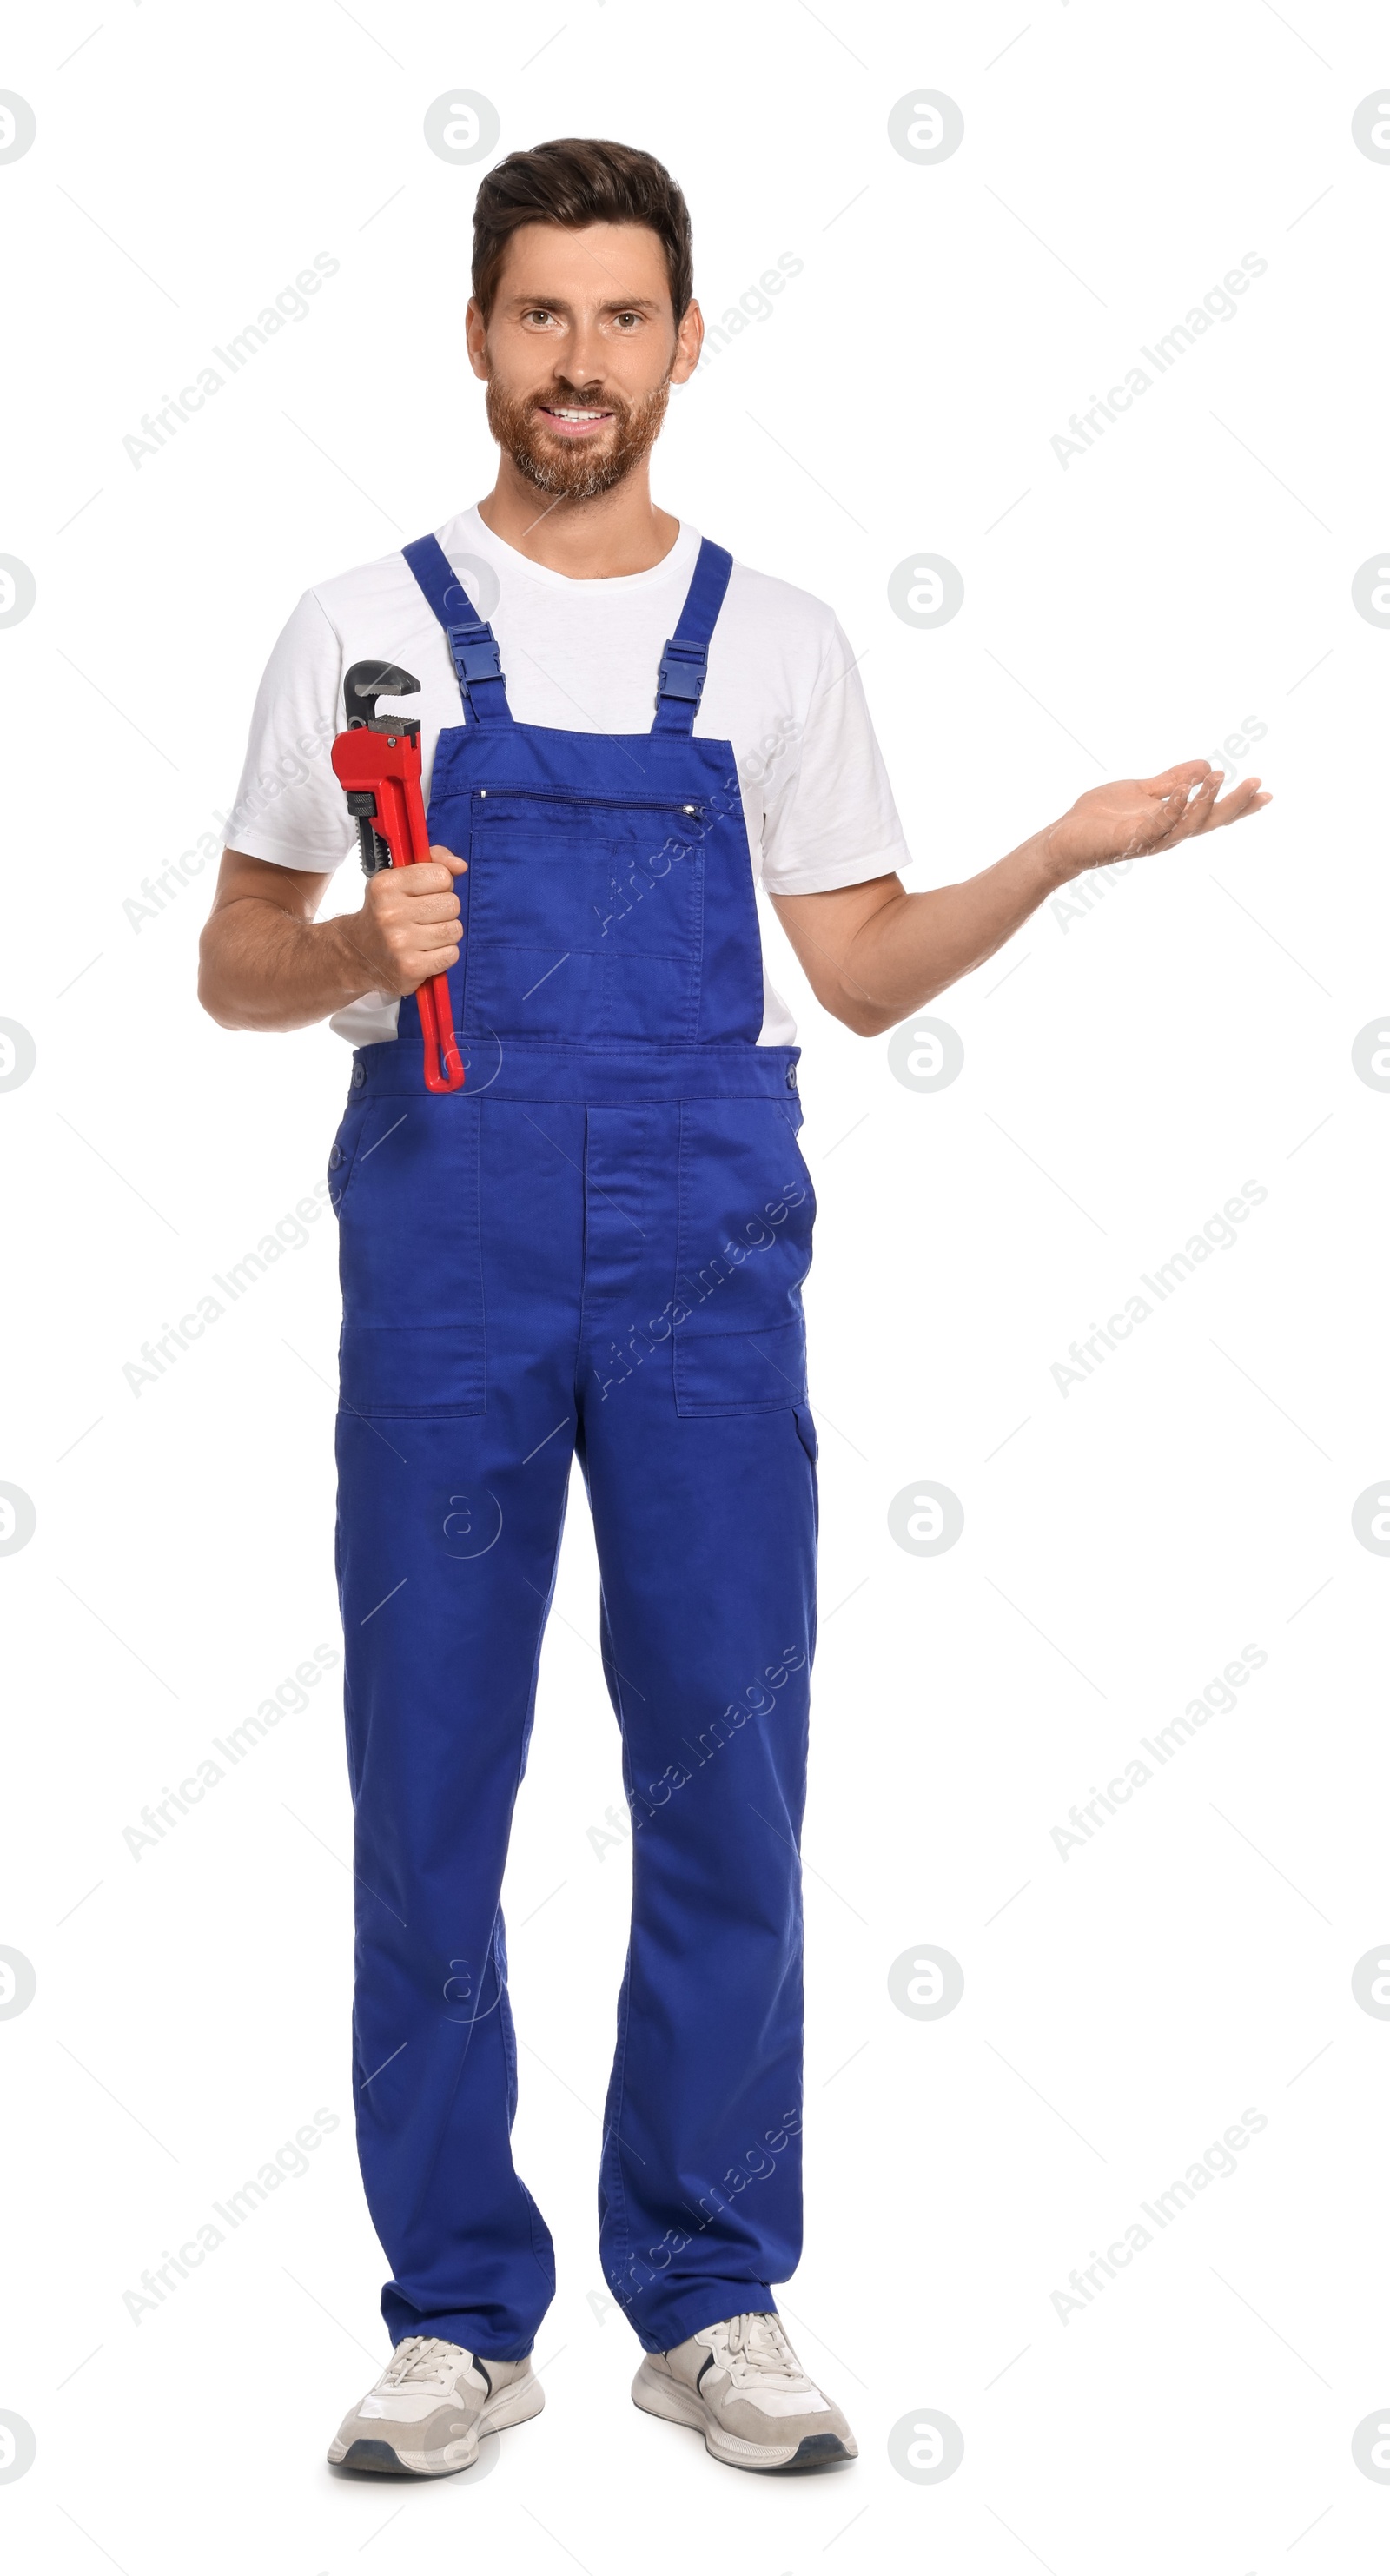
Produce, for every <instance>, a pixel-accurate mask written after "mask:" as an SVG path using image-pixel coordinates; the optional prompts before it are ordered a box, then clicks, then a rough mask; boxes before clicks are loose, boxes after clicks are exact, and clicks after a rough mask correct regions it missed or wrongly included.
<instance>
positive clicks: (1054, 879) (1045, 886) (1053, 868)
mask: <svg viewBox="0 0 1390 2576" xmlns="http://www.w3.org/2000/svg"><path fill="white" fill-rule="evenodd" d="M1066 819H1067V818H1066V816H1065V814H1059V815H1058V817H1057V820H1056V822H1055V823H1045V824H1044V825H1043V828H1042V830H1041V831H1040V832H1035V833H1034V835H1033V838H1032V840H1031V841H1030V842H1028V843H1027V844H1026V845H1025V846H1026V847H1027V849H1028V850H1029V852H1030V855H1031V860H1032V865H1033V867H1034V869H1035V871H1036V874H1037V877H1038V880H1039V883H1040V885H1041V888H1042V891H1043V893H1044V894H1045V895H1048V894H1055V893H1056V892H1057V889H1058V887H1059V886H1064V885H1070V884H1071V881H1072V879H1073V877H1077V876H1080V875H1081V873H1082V869H1083V867H1084V862H1082V863H1081V864H1078V863H1077V861H1076V860H1075V859H1073V858H1071V857H1070V856H1069V855H1068V853H1067V851H1066V848H1065V846H1064V844H1063V827H1064V825H1065V823H1066Z"/></svg>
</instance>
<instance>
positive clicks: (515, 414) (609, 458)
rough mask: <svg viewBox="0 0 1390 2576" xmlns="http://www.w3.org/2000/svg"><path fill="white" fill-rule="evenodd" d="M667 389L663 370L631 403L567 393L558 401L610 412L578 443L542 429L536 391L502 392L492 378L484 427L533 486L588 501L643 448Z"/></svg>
mask: <svg viewBox="0 0 1390 2576" xmlns="http://www.w3.org/2000/svg"><path fill="white" fill-rule="evenodd" d="M670 391H671V380H670V377H669V376H668V377H666V378H665V379H664V381H663V382H662V383H661V384H659V385H655V386H653V388H652V391H651V392H650V393H649V394H643V395H642V396H641V397H640V398H639V400H638V401H636V402H631V403H630V402H625V401H624V399H623V397H622V395H621V394H601V393H598V392H588V393H582V394H578V393H574V394H570V395H569V396H568V401H567V403H565V402H560V403H558V405H557V407H560V408H568V407H569V406H571V405H572V406H573V407H574V408H575V409H576V410H584V409H587V408H589V407H591V406H592V407H595V408H597V407H599V406H601V407H602V409H603V410H604V411H607V412H611V413H612V415H613V418H612V421H611V423H610V424H609V426H608V427H607V428H606V429H604V430H602V431H598V432H596V433H595V434H594V436H593V437H592V438H590V439H586V440H585V441H584V442H583V443H582V444H580V443H578V442H576V441H572V440H570V439H566V438H558V437H557V436H556V435H555V433H554V431H553V430H550V429H547V427H546V425H545V422H544V421H543V419H542V418H541V416H540V405H541V401H542V397H541V396H540V395H539V394H509V393H505V392H504V391H503V390H502V388H501V387H500V386H499V385H498V384H497V383H496V381H495V380H492V381H490V382H489V384H488V388H487V420H488V427H489V429H490V430H491V432H492V435H493V437H494V438H495V439H496V441H497V444H498V446H499V447H500V448H501V449H502V451H503V454H504V455H506V456H509V457H510V458H511V460H512V463H513V465H514V466H515V467H516V470H517V472H518V474H524V476H525V477H526V480H527V482H528V483H530V484H533V485H534V487H535V489H536V490H537V491H538V492H547V493H550V494H551V495H552V496H553V497H554V498H556V499H560V500H567V501H593V500H596V499H597V497H598V495H599V493H600V492H611V491H612V489H613V486H614V484H615V483H621V482H622V480H623V478H624V476H625V475H627V474H630V473H631V472H632V469H633V467H634V465H640V463H641V461H642V458H643V457H644V456H645V455H647V454H648V452H649V450H650V449H651V447H652V446H653V444H654V443H655V440H656V435H657V432H658V430H659V429H660V427H661V424H662V422H663V420H664V419H665V417H666V405H667V401H668V399H669V396H670ZM556 399H557V398H556V397H554V396H552V397H551V400H552V401H556ZM595 450H598V452H597V453H595Z"/></svg>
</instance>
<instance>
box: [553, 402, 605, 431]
mask: <svg viewBox="0 0 1390 2576" xmlns="http://www.w3.org/2000/svg"><path fill="white" fill-rule="evenodd" d="M536 410H537V413H538V415H539V417H540V418H541V419H542V420H543V421H545V423H546V424H547V426H548V427H549V428H551V429H553V430H555V431H556V432H557V433H558V435H559V436H560V437H561V438H583V437H585V436H587V435H588V433H589V432H590V431H592V430H596V429H601V428H602V427H603V424H604V422H605V421H609V420H611V419H612V418H613V414H612V412H611V411H604V410H602V409H600V408H598V407H597V406H595V405H593V404H588V403H582V404H581V403H537V405H536Z"/></svg>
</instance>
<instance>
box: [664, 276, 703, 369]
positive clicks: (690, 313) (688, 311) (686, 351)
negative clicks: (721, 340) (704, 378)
mask: <svg viewBox="0 0 1390 2576" xmlns="http://www.w3.org/2000/svg"><path fill="white" fill-rule="evenodd" d="M704 338H705V317H704V315H703V313H702V312H701V311H700V308H699V305H698V304H697V303H696V302H695V299H694V297H693V296H692V297H691V300H690V302H689V303H688V304H687V306H686V308H685V311H684V312H683V314H682V315H681V318H680V320H679V322H678V323H677V324H676V355H675V360H674V363H673V365H672V368H671V382H672V383H673V384H676V385H683V384H687V383H688V382H689V380H690V378H691V377H692V376H693V375H694V373H695V370H696V368H697V367H698V365H699V363H700V351H701V348H702V347H703V345H704Z"/></svg>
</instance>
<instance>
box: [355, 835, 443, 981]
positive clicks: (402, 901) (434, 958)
mask: <svg viewBox="0 0 1390 2576" xmlns="http://www.w3.org/2000/svg"><path fill="white" fill-rule="evenodd" d="M467 867H468V861H467V860H466V859H458V858H455V856H454V853H453V851H452V850H443V849H435V848H433V847H432V848H431V850H430V854H429V857H428V859H421V860H420V861H419V862H418V863H417V865H416V866H414V867H413V868H381V869H379V870H378V872H377V874H376V875H375V876H374V877H368V879H367V890H366V893H365V894H364V896H363V898H362V909H361V911H360V912H359V913H356V914H348V915H341V914H340V915H339V926H340V928H341V930H342V932H343V934H344V937H345V938H346V939H348V940H349V941H350V942H351V944H352V946H353V947H354V948H355V949H356V950H357V952H358V954H359V955H360V957H361V960H362V967H363V979H364V990H365V989H366V987H367V986H371V987H372V988H373V989H375V990H376V991H377V992H381V993H413V992H415V991H416V990H417V988H418V987H419V986H420V985H421V984H424V983H426V982H427V981H428V979H429V977H430V976H431V975H442V974H444V973H445V972H446V971H447V969H448V968H449V967H450V966H456V965H457V964H458V957H459V899H458V896H457V895H456V893H455V892H454V879H455V877H457V876H462V875H464V874H465V873H466V871H467Z"/></svg>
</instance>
